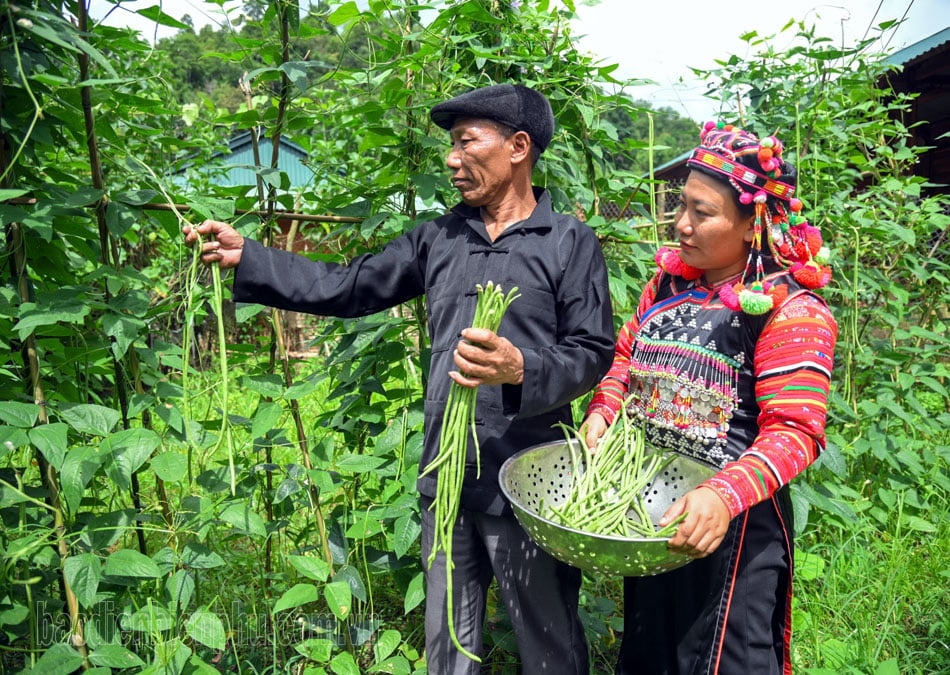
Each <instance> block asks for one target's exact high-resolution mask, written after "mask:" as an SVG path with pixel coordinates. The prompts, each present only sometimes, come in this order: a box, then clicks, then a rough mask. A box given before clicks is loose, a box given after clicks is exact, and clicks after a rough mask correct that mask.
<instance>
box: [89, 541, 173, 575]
mask: <svg viewBox="0 0 950 675" xmlns="http://www.w3.org/2000/svg"><path fill="white" fill-rule="evenodd" d="M102 572H103V574H105V575H108V576H110V577H135V578H143V579H156V578H158V577H160V576H162V572H161V570H160V569H159V568H158V564H156V562H155V561H154V560H152V559H151V558H149V557H148V556H145V555H142V554H141V553H139V552H138V551H133V550H132V549H130V548H123V549H120V550H118V551H116V552H115V553H113V554H112V555H110V556H109V557H108V558H106V564H105V567H104V568H103V570H102Z"/></svg>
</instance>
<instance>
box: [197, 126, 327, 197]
mask: <svg viewBox="0 0 950 675" xmlns="http://www.w3.org/2000/svg"><path fill="white" fill-rule="evenodd" d="M273 147H274V144H273V141H272V140H271V139H270V138H268V137H263V138H260V139H259V140H258V148H259V150H260V158H261V163H262V164H263V168H270V161H271V155H272V153H273ZM306 159H307V152H306V150H304V149H303V148H302V147H300V146H299V145H297V144H296V143H294V142H293V141H290V140H287V139H285V138H283V137H281V139H280V152H279V154H278V156H277V169H278V170H279V171H282V172H284V173H286V174H287V177H288V178H289V179H290V187H291V189H294V188H299V187H303V186H305V185H307V184H308V183H310V182H311V181H312V180H313V171H312V170H311V169H310V167H308V166H307V165H306V164H305V161H306ZM211 162H212V163H214V164H218V162H220V164H218V166H219V167H220V168H222V169H224V170H225V173H224V175H223V176H222V177H220V178H218V179H217V181H216V182H217V183H218V184H220V185H227V186H235V185H255V184H256V183H257V174H256V173H255V168H256V165H255V163H254V147H253V145H252V143H251V132H249V131H248V132H245V133H243V134H240V135H238V136H235V137H234V138H232V139H231V141H230V142H229V143H228V151H227V152H217V153H215V154H214V155H212V156H211Z"/></svg>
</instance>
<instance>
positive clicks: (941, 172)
mask: <svg viewBox="0 0 950 675" xmlns="http://www.w3.org/2000/svg"><path fill="white" fill-rule="evenodd" d="M886 61H887V63H890V64H893V65H897V66H901V70H900V72H895V73H889V74H888V75H887V76H886V77H885V79H886V80H887V82H889V83H890V85H891V87H892V88H893V89H894V91H896V92H898V93H916V94H917V97H916V98H915V99H914V100H913V102H912V103H911V107H910V110H909V112H908V113H907V114H906V115H905V117H904V124H905V125H907V126H908V127H910V128H911V132H912V133H913V137H914V140H913V144H914V145H915V146H918V147H923V146H928V147H930V148H931V149H930V150H927V152H925V153H923V154H922V155H920V161H919V163H918V164H917V166H916V168H915V171H914V173H915V174H916V175H918V176H923V177H925V178H927V180H929V181H930V182H931V183H935V184H936V186H935V187H933V188H931V190H932V191H934V192H938V193H944V194H947V193H950V27H948V28H944V29H943V30H942V31H939V32H937V33H934V34H933V35H931V36H930V37H928V38H925V39H923V40H920V41H919V42H915V43H914V44H912V45H910V46H909V47H905V48H904V49H901V50H900V51H898V52H895V53H894V54H892V55H891V56H890V57H889V58H888V59H887V60H886ZM921 121H923V122H924V123H923V124H920V122H921Z"/></svg>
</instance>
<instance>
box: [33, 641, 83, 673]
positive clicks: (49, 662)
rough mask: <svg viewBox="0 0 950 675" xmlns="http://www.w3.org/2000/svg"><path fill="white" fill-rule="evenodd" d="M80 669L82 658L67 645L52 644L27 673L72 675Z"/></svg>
mask: <svg viewBox="0 0 950 675" xmlns="http://www.w3.org/2000/svg"><path fill="white" fill-rule="evenodd" d="M79 668H82V656H81V655H80V654H79V652H77V651H76V650H75V649H73V648H72V647H70V646H69V645H64V644H61V643H59V644H54V645H53V646H52V647H50V648H49V649H47V650H46V651H44V652H43V655H42V656H41V657H40V658H39V660H38V661H37V662H36V665H35V666H33V669H32V670H30V671H29V672H30V673H31V674H35V675H72V673H74V672H76V670H78V669H79Z"/></svg>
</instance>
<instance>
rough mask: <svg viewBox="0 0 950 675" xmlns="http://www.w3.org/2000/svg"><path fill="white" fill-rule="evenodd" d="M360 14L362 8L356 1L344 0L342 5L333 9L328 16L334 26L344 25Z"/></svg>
mask: <svg viewBox="0 0 950 675" xmlns="http://www.w3.org/2000/svg"><path fill="white" fill-rule="evenodd" d="M359 15H360V8H359V7H357V6H356V3H355V2H353V0H349V2H344V3H343V4H342V5H340V6H339V7H337V8H336V9H335V10H333V11H332V12H331V13H330V14H329V16H327V21H329V22H330V23H331V24H332V25H334V26H342V25H343V24H345V23H349V22H350V21H352V20H353V19H355V18H357V17H358V16H359Z"/></svg>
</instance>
